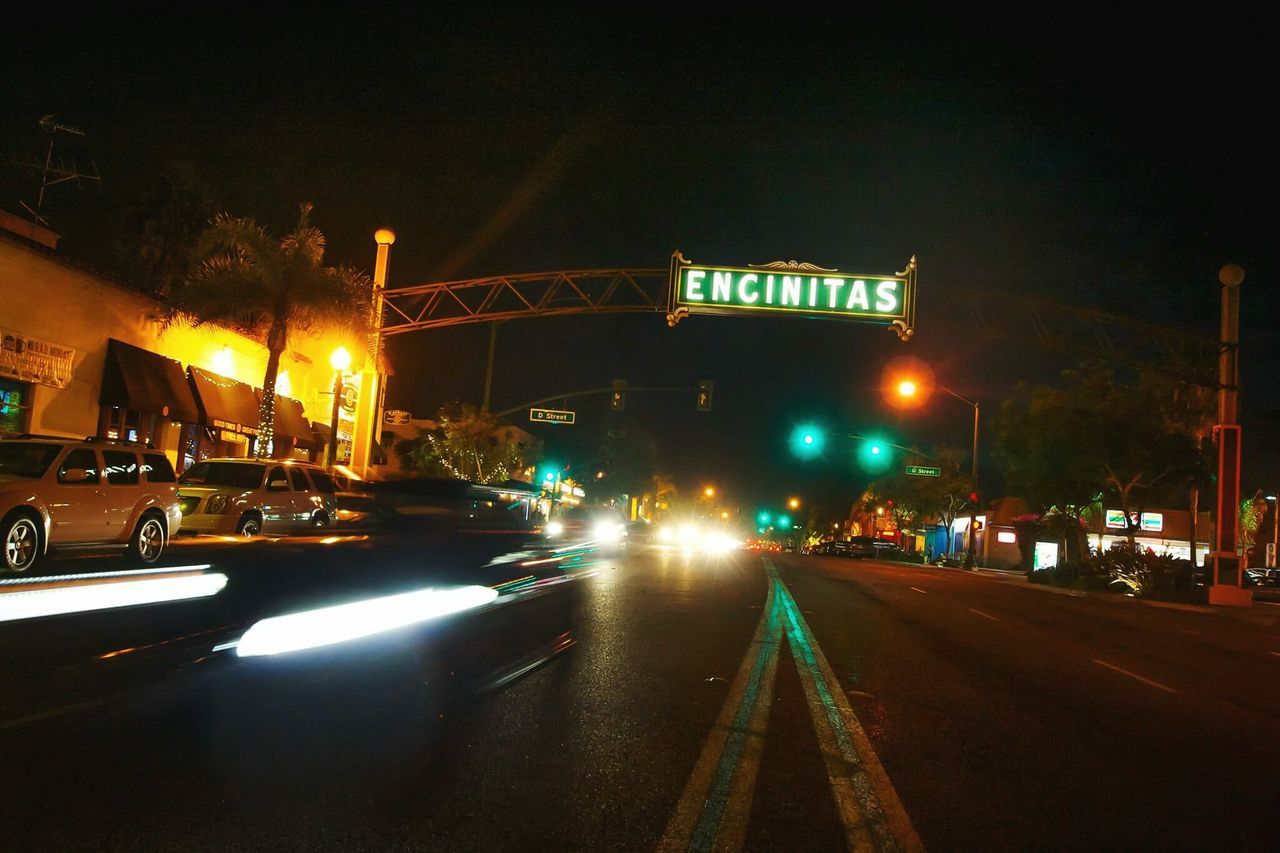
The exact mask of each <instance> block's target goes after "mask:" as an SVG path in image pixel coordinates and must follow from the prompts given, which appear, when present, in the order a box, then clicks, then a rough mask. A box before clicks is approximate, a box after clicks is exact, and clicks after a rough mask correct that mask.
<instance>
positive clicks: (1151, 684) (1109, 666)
mask: <svg viewBox="0 0 1280 853" xmlns="http://www.w3.org/2000/svg"><path fill="white" fill-rule="evenodd" d="M1093 662H1094V663H1096V664H1097V665H1098V666H1105V667H1106V668H1107V669H1110V670H1114V671H1116V672H1118V673H1120V674H1121V675H1127V676H1129V677H1130V678H1132V679H1135V680H1137V681H1141V682H1142V683H1143V684H1146V685H1147V686H1149V687H1154V688H1156V689H1157V690H1163V691H1164V692H1165V693H1177V692H1178V691H1176V690H1174V689H1173V688H1172V687H1169V686H1168V685H1166V684H1161V683H1160V682H1158V681H1152V680H1151V679H1150V678H1143V677H1142V676H1141V675H1138V674H1137V673H1133V672H1130V671H1129V670H1127V669H1121V668H1120V667H1118V666H1116V665H1115V664H1113V663H1107V662H1106V661H1104V660H1098V659H1097V658H1094V659H1093Z"/></svg>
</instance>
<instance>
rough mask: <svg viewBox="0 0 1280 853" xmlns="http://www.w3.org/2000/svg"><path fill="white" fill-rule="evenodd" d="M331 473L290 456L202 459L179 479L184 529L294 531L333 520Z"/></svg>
mask: <svg viewBox="0 0 1280 853" xmlns="http://www.w3.org/2000/svg"><path fill="white" fill-rule="evenodd" d="M336 492H337V489H336V487H335V485H334V482H333V478H332V477H331V476H329V473H328V472H327V471H325V470H324V469H323V468H321V467H320V466H319V465H312V464H311V463H309V462H298V461H295V460H291V459H282V460H274V459H207V460H205V461H203V462H199V463H197V464H195V465H193V466H191V468H189V469H188V470H187V471H186V472H185V473H184V474H183V475H182V477H181V479H180V480H179V481H178V502H179V504H180V506H181V507H182V530H183V532H184V533H187V532H192V533H221V534H226V535H232V534H234V535H237V536H257V535H258V534H259V533H297V532H300V531H303V530H308V529H313V528H317V527H328V526H329V525H330V524H332V523H333V521H334V518H335V513H336V510H337V497H336Z"/></svg>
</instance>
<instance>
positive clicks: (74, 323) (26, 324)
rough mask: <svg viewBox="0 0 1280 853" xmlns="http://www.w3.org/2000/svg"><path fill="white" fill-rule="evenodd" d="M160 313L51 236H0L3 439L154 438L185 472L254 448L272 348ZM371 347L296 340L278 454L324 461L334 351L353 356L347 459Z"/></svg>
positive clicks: (280, 386)
mask: <svg viewBox="0 0 1280 853" xmlns="http://www.w3.org/2000/svg"><path fill="white" fill-rule="evenodd" d="M2 224H3V223H0V225H2ZM162 316H163V313H162V306H161V305H160V303H159V302H158V301H156V300H155V299H154V298H153V297H151V296H149V295H147V294H144V293H141V292H138V291H135V290H131V289H129V288H126V287H123V286H121V285H119V284H117V283H115V282H113V281H111V280H109V279H107V278H105V277H103V276H100V275H97V274H95V273H93V272H91V271H88V270H86V269H83V268H81V267H78V266H76V265H74V264H72V263H69V262H67V261H66V260H64V259H62V258H59V257H58V256H57V255H56V254H55V253H54V251H53V249H52V246H51V245H50V244H49V243H48V242H46V241H41V240H35V239H30V235H26V234H23V235H21V236H19V235H16V234H14V233H12V232H11V231H7V230H0V336H2V338H3V346H2V347H0V435H12V434H21V433H36V434H45V435H59V436H76V437H84V436H88V435H101V436H106V437H111V438H123V439H129V440H136V441H144V442H151V443H153V444H154V445H155V446H156V447H157V448H159V449H161V450H163V451H164V452H165V454H166V455H167V456H168V457H169V459H170V460H171V461H172V462H173V464H174V467H175V468H177V469H178V470H182V469H184V468H186V467H188V466H189V465H190V464H192V463H193V462H194V461H196V460H198V459H201V458H208V457H211V456H247V455H249V454H251V453H253V452H254V451H255V445H256V443H257V441H258V440H259V439H258V435H259V432H260V425H259V423H258V411H257V409H258V402H259V400H260V396H261V393H262V392H261V390H260V387H259V386H261V384H262V380H263V374H264V372H265V369H266V362H267V351H266V348H265V347H264V346H262V345H261V344H260V343H258V342H257V341H254V340H252V339H250V338H248V337H245V336H244V335H241V334H238V333H236V332H234V331H231V330H229V329H225V328H222V327H218V326H213V325H203V326H197V327H192V326H188V325H178V324H175V325H170V326H168V327H166V326H165V325H164V323H163V322H162ZM364 344H365V342H364V341H363V340H358V339H351V340H347V339H338V338H334V337H311V336H308V335H305V334H302V333H297V332H295V333H294V334H293V336H292V337H291V339H290V341H289V342H288V349H287V350H286V352H285V353H284V355H283V357H282V358H281V361H280V372H279V375H278V379H277V385H276V391H277V394H278V397H277V400H276V417H275V433H276V439H275V442H274V445H273V446H272V447H271V448H269V451H270V453H271V455H273V456H277V457H297V458H312V459H316V458H321V456H322V454H323V451H324V444H325V442H326V440H327V435H328V424H329V423H330V419H331V415H332V411H333V400H334V393H333V392H334V387H335V379H336V374H335V371H334V369H333V367H332V366H331V365H330V355H331V353H332V352H333V351H334V349H336V348H337V347H339V346H342V347H345V348H346V349H347V350H348V351H349V352H350V353H351V354H352V359H353V365H352V367H351V373H350V374H349V375H345V376H344V377H343V383H342V384H343V387H344V392H345V393H344V394H343V395H342V397H341V399H340V400H339V405H338V412H339V419H338V420H339V428H338V435H339V459H340V460H341V459H342V458H343V454H344V452H345V453H346V454H347V455H349V454H350V447H351V444H352V437H353V433H354V430H355V413H356V408H357V401H358V399H359V390H360V379H361V374H360V371H361V370H362V369H363V367H364V359H365V354H364Z"/></svg>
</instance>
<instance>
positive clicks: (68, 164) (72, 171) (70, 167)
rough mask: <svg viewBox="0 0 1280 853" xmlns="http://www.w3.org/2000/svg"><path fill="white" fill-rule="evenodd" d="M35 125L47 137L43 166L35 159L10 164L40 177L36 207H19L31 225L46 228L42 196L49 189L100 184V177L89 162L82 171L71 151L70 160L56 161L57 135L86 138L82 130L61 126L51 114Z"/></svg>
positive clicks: (14, 161) (60, 155)
mask: <svg viewBox="0 0 1280 853" xmlns="http://www.w3.org/2000/svg"><path fill="white" fill-rule="evenodd" d="M37 124H39V125H40V129H41V130H43V131H44V132H45V133H46V134H47V135H48V137H49V144H48V145H47V146H46V147H45V152H44V162H43V163H42V162H40V161H39V160H36V159H34V158H25V159H15V160H13V161H12V162H13V165H15V166H21V167H23V168H26V169H31V170H32V171H35V172H38V173H39V174H40V186H39V189H38V190H37V192H36V203H35V206H34V207H32V206H31V205H29V204H27V203H26V202H25V201H20V202H19V204H21V205H22V209H23V210H25V211H26V212H27V213H28V214H29V215H30V216H31V220H32V221H33V222H35V223H37V224H39V225H43V226H45V227H46V228H47V227H48V226H49V222H48V220H47V219H45V217H44V215H43V213H42V212H41V211H42V210H43V209H44V200H45V195H46V193H47V191H48V189H49V187H52V186H56V185H58V184H65V183H75V184H79V183H80V182H81V181H99V182H100V181H101V180H102V176H101V175H100V174H99V173H98V167H97V165H96V164H95V163H94V162H93V161H92V160H90V161H89V164H88V167H87V168H86V169H84V170H82V169H81V168H80V164H79V163H78V162H77V160H76V156H75V154H74V152H73V153H72V154H71V155H70V157H69V158H67V157H64V156H63V155H62V154H58V155H57V156H56V158H55V155H54V149H55V148H56V147H57V143H58V140H59V138H60V137H59V134H63V135H64V136H79V137H83V136H84V135H85V134H84V131H83V130H80V129H79V128H77V127H71V126H70V125H66V124H63V123H62V122H60V121H58V118H57V116H54V115H47V116H44V117H43V118H41V119H40V121H39V122H37Z"/></svg>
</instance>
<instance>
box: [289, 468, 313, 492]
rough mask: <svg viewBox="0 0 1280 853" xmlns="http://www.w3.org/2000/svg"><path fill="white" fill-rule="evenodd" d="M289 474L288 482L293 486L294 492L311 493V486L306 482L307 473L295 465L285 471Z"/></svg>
mask: <svg viewBox="0 0 1280 853" xmlns="http://www.w3.org/2000/svg"><path fill="white" fill-rule="evenodd" d="M285 470H287V471H288V472H289V482H290V483H291V484H292V485H293V490H294V491H295V492H309V491H311V484H310V483H308V482H307V472H306V471H305V470H303V469H302V468H299V467H298V466H297V465H290V466H289V467H288V468H287V469H285Z"/></svg>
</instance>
